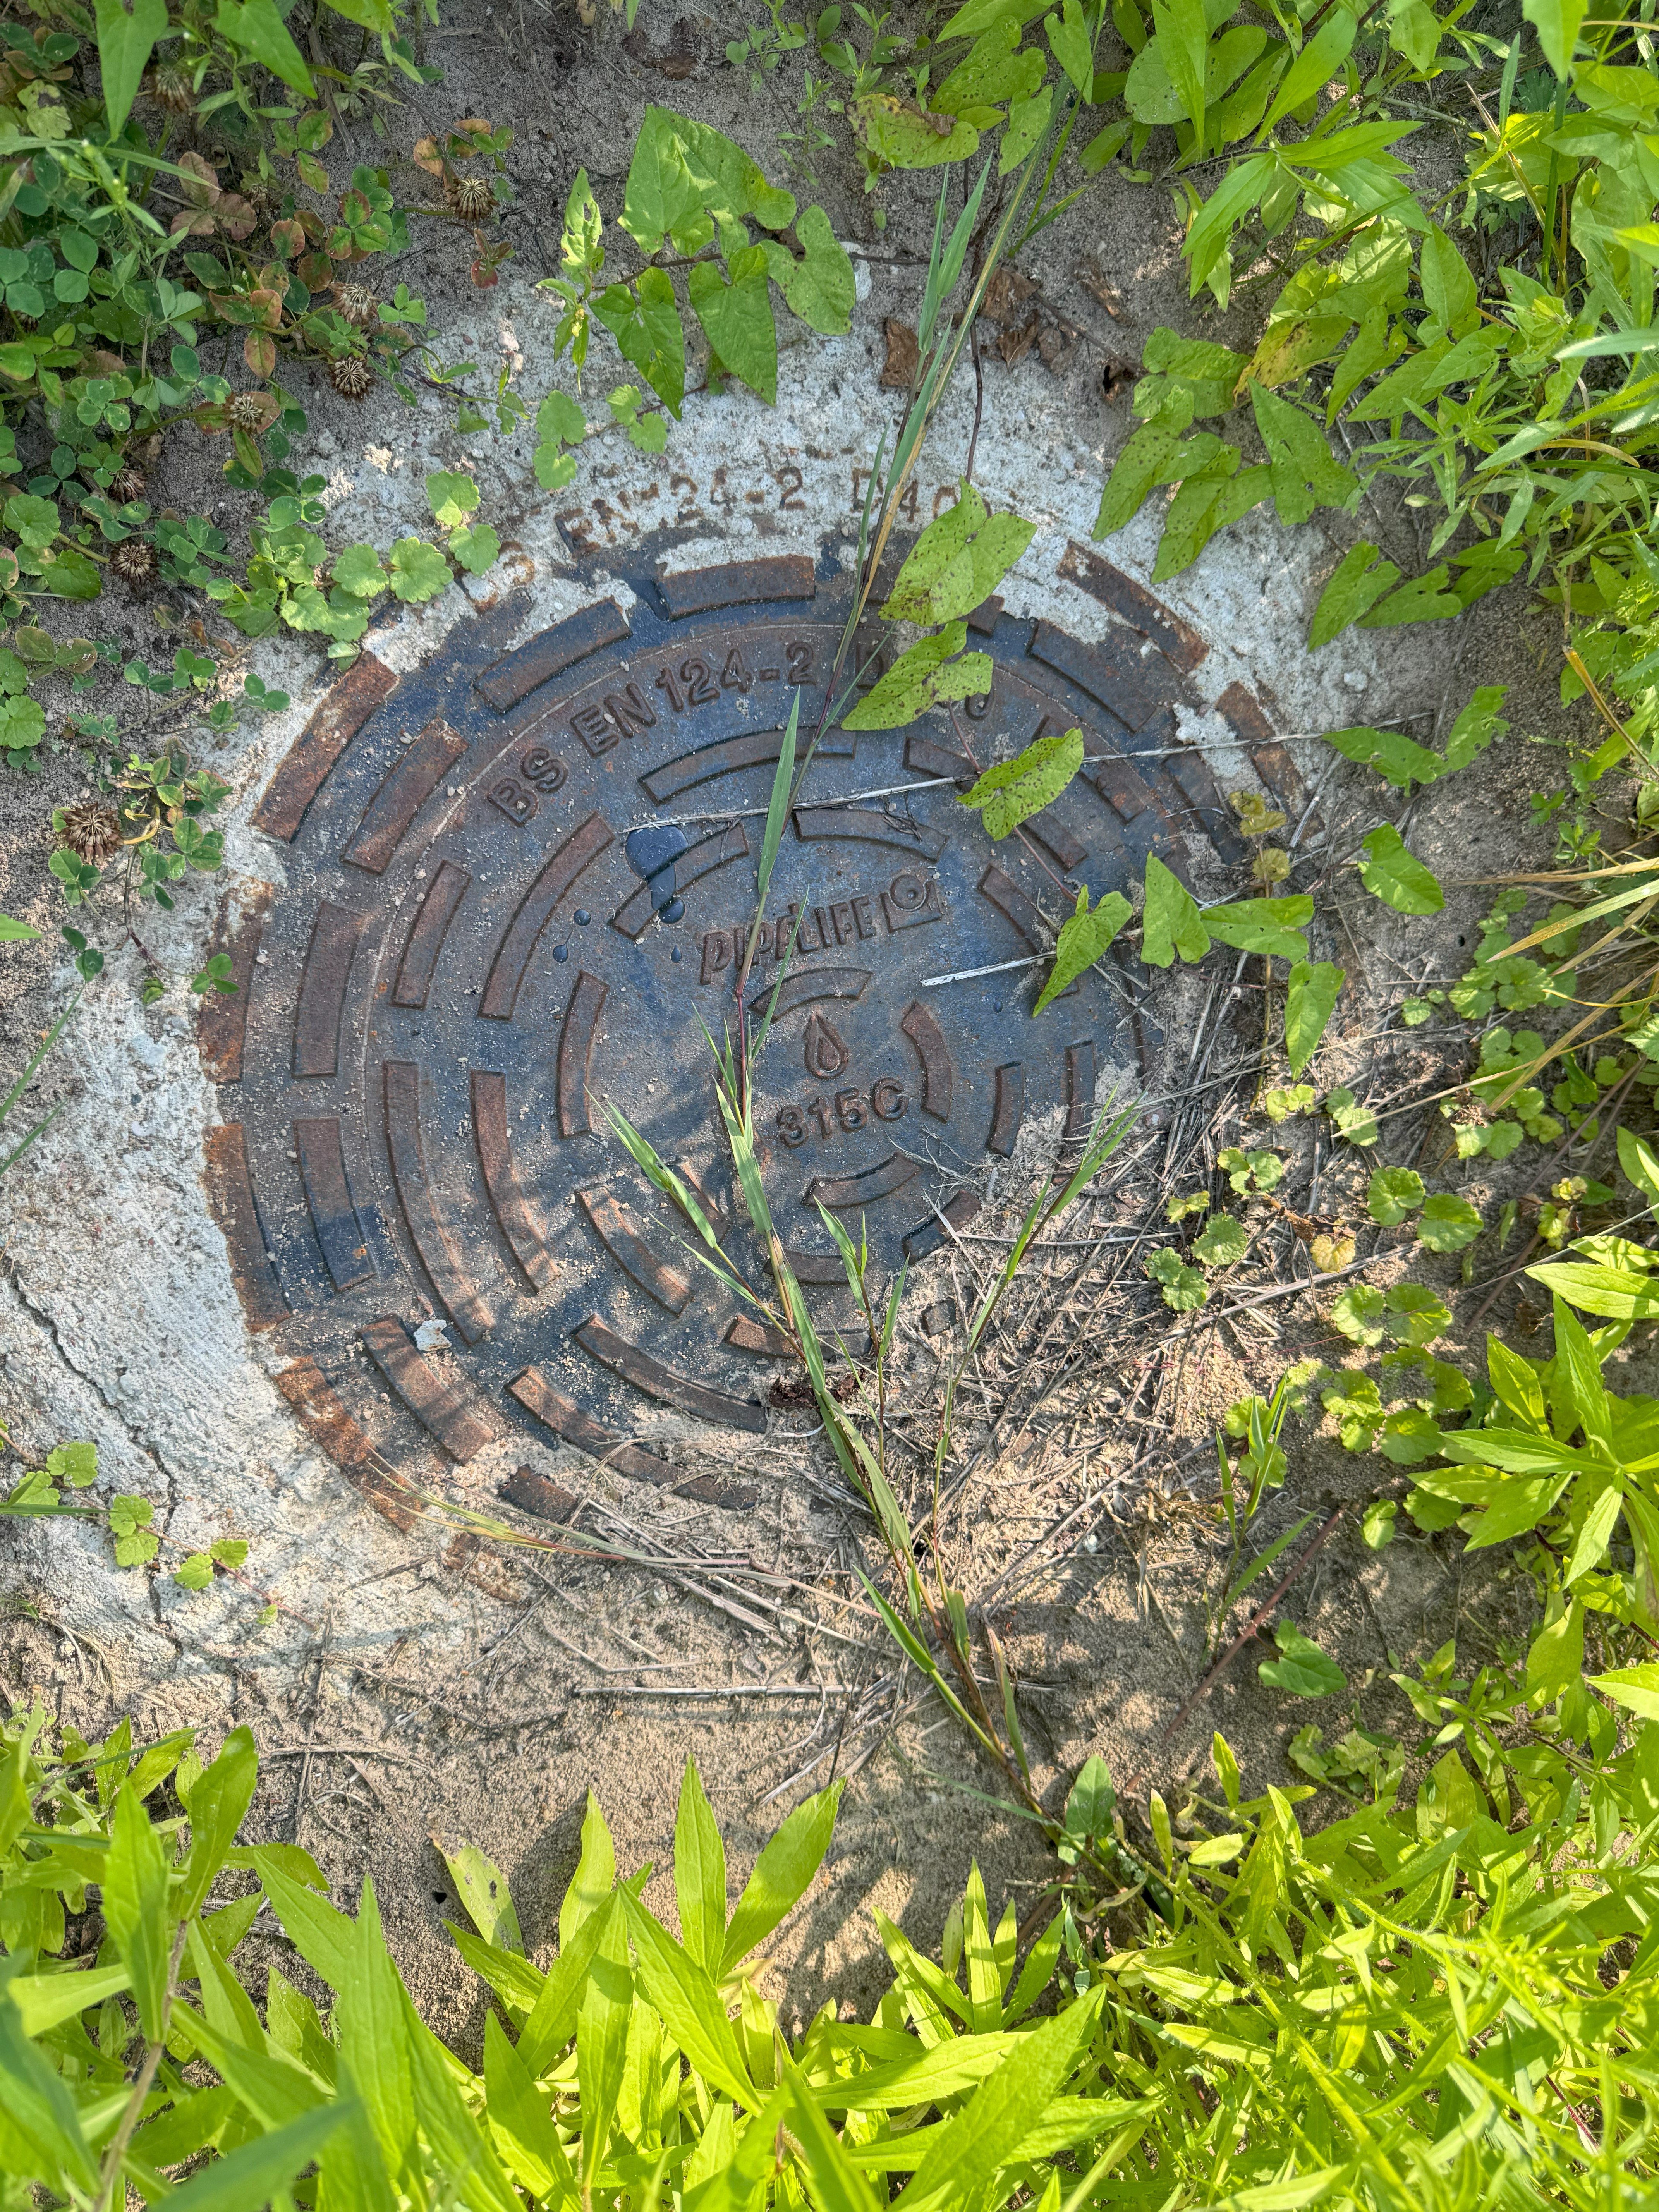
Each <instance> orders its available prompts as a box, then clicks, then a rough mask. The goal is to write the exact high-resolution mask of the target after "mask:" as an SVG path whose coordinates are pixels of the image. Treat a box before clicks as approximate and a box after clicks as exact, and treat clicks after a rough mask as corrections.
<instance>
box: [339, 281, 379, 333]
mask: <svg viewBox="0 0 1659 2212" xmlns="http://www.w3.org/2000/svg"><path fill="white" fill-rule="evenodd" d="M334 304H335V306H336V307H337V308H338V309H339V311H340V313H341V314H342V315H343V316H344V318H345V319H346V321H347V322H349V324H350V325H351V326H352V328H353V329H354V330H359V331H365V330H367V329H368V326H369V325H370V324H371V323H372V322H373V321H374V311H375V309H376V308H377V307H379V306H380V300H379V298H378V297H377V295H375V294H374V292H372V291H371V290H370V289H369V288H368V285H367V284H349V283H348V284H337V285H336V286H335V287H334Z"/></svg>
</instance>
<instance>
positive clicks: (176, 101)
mask: <svg viewBox="0 0 1659 2212" xmlns="http://www.w3.org/2000/svg"><path fill="white" fill-rule="evenodd" d="M149 90H150V97H151V99H152V100H160V101H161V105H162V106H163V107H167V108H171V109H172V111H173V113H174V114H175V115H191V114H193V113H194V112H195V109H196V87H195V85H194V83H193V82H191V75H190V71H189V70H182V69H180V68H179V66H178V64H177V63H175V62H161V63H158V64H157V65H156V67H155V69H153V70H151V71H150V74H149Z"/></svg>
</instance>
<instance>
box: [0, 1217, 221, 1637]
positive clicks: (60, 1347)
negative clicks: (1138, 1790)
mask: <svg viewBox="0 0 1659 2212" xmlns="http://www.w3.org/2000/svg"><path fill="white" fill-rule="evenodd" d="M0 1278H3V1279H4V1280H5V1281H6V1282H8V1283H9V1285H11V1288H12V1290H13V1291H14V1292H15V1296H16V1298H17V1303H18V1304H19V1305H20V1306H21V1308H22V1309H23V1311H24V1312H25V1313H26V1314H27V1316H28V1317H29V1319H30V1320H31V1321H32V1322H33V1323H34V1325H35V1327H36V1328H39V1329H40V1331H41V1332H42V1334H44V1335H45V1337H46V1340H47V1341H48V1343H50V1345H51V1346H52V1350H53V1351H54V1352H56V1353H57V1355H58V1363H59V1364H60V1365H61V1366H63V1367H64V1369H65V1370H67V1372H68V1373H70V1374H71V1375H73V1376H75V1377H76V1379H77V1381H79V1382H82V1383H85V1384H86V1385H87V1386H88V1389H91V1390H92V1391H93V1392H94V1394H95V1395H96V1396H97V1399H98V1402H99V1403H100V1405H101V1406H102V1407H104V1409H105V1411H106V1413H110V1414H111V1415H112V1416H113V1418H114V1419H116V1420H117V1421H118V1422H119V1423H120V1425H121V1427H122V1429H123V1431H125V1435H126V1438H127V1441H128V1443H131V1445H132V1447H133V1449H135V1450H136V1451H138V1452H142V1453H143V1456H144V1458H145V1459H146V1460H147V1461H148V1462H149V1464H150V1466H151V1467H152V1468H154V1469H155V1474H156V1475H157V1477H158V1478H159V1480H160V1483H161V1488H162V1489H163V1491H164V1492H166V1503H165V1505H164V1507H163V1509H162V1519H161V1526H160V1528H157V1530H156V1534H158V1535H159V1536H165V1535H166V1534H167V1530H168V1529H169V1528H171V1526H172V1524H173V1514H174V1512H175V1511H176V1510H177V1508H178V1503H179V1498H178V1492H177V1489H176V1487H175V1482H176V1478H175V1477H174V1474H173V1469H172V1468H170V1467H169V1466H168V1465H167V1460H166V1458H165V1457H164V1455H162V1452H161V1449H160V1447H159V1446H158V1445H155V1444H152V1443H149V1441H148V1440H147V1439H146V1438H145V1437H143V1436H141V1435H140V1434H139V1432H138V1431H137V1429H136V1428H135V1427H134V1426H133V1424H132V1421H131V1419H130V1418H129V1416H128V1415H127V1413H125V1410H124V1409H123V1408H122V1407H120V1406H118V1404H117V1403H116V1402H115V1401H114V1400H113V1399H112V1397H111V1396H110V1395H109V1393H108V1391H107V1390H106V1389H105V1388H104V1386H103V1384H102V1383H100V1381H99V1379H98V1377H97V1376H95V1375H94V1374H92V1373H90V1372H89V1371H88V1370H87V1369H86V1368H84V1367H82V1365H81V1364H79V1362H78V1361H76V1360H75V1359H72V1358H70V1353H69V1351H68V1348H67V1346H65V1345H64V1340H63V1338H62V1336H61V1335H60V1334H59V1333H58V1323H57V1322H56V1321H54V1320H53V1318H52V1315H51V1314H50V1313H49V1312H48V1311H47V1310H46V1308H45V1307H43V1306H40V1305H39V1304H36V1302H35V1301H34V1299H33V1298H32V1297H30V1296H29V1293H28V1291H27V1289H26V1288H25V1287H24V1284H23V1279H22V1275H21V1271H20V1270H19V1268H18V1266H17V1263H16V1261H15V1260H12V1259H10V1258H9V1257H5V1256H3V1255H0ZM145 1581H146V1583H147V1586H148V1589H149V1604H150V1613H151V1616H152V1619H153V1621H154V1624H155V1630H156V1632H157V1634H158V1635H160V1636H161V1637H163V1638H165V1639H166V1640H167V1642H168V1643H169V1644H172V1645H173V1649H174V1650H175V1651H181V1650H182V1649H183V1646H182V1645H181V1644H180V1643H179V1638H178V1635H177V1633H176V1632H175V1631H174V1630H173V1628H172V1627H171V1626H169V1624H168V1622H167V1620H166V1619H165V1618H164V1617H163V1615H162V1613H161V1574H160V1572H159V1571H158V1572H157V1573H155V1574H151V1575H147V1576H146V1577H145Z"/></svg>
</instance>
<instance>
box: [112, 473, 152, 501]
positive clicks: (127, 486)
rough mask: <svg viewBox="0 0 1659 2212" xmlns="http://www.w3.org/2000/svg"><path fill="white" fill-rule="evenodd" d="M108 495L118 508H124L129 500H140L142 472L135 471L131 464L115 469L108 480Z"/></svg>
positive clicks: (142, 486) (142, 491)
mask: <svg viewBox="0 0 1659 2212" xmlns="http://www.w3.org/2000/svg"><path fill="white" fill-rule="evenodd" d="M109 495H110V497H111V498H112V500H113V501H115V503H116V505H117V506H118V507H125V505H126V504H127V501H129V500H133V499H142V498H143V495H144V477H143V470H142V469H135V468H133V467H132V466H131V464H125V465H123V466H122V467H120V468H118V469H117V471H115V474H114V475H113V476H112V477H111V478H110V480H109Z"/></svg>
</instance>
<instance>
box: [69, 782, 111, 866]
mask: <svg viewBox="0 0 1659 2212" xmlns="http://www.w3.org/2000/svg"><path fill="white" fill-rule="evenodd" d="M58 834H59V835H60V836H61V837H62V838H63V841H64V844H65V845H67V846H68V848H69V849H70V852H71V853H73V854H74V855H75V857H76V860H85V861H86V862H87V863H88V866H91V867H94V868H101V867H102V866H104V865H105V863H106V861H108V860H112V859H113V857H114V855H115V854H117V853H118V851H119V850H120V846H121V817H120V816H119V815H118V813H117V812H116V811H115V809H114V808H113V807H112V806H106V805H103V804H102V803H101V802H100V800H98V799H76V802H75V804H74V805H73V806H66V807H65V808H64V817H63V828H62V829H61V830H60V831H59V833H58Z"/></svg>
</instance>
